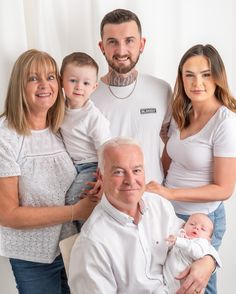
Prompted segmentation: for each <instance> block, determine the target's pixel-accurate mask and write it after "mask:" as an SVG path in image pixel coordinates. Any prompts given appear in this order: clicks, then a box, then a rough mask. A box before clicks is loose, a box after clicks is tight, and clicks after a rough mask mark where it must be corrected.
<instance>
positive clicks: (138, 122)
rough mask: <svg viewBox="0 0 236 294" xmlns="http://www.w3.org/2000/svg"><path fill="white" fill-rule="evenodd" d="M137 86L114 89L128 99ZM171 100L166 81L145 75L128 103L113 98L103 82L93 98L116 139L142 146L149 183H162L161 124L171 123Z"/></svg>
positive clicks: (140, 75)
mask: <svg viewBox="0 0 236 294" xmlns="http://www.w3.org/2000/svg"><path fill="white" fill-rule="evenodd" d="M134 83H135V82H134ZM134 83H132V84H131V85H129V86H126V87H111V88H112V91H113V92H114V93H115V95H117V96H118V97H125V96H127V95H128V94H129V93H131V92H132V90H133V87H134V86H135V85H134ZM170 98H171V88H170V86H169V85H168V84H167V83H166V82H165V81H163V80H160V79H157V78H155V77H153V76H149V75H144V74H138V77H137V84H136V87H135V89H134V91H133V93H132V94H131V95H130V96H129V97H128V98H126V99H118V98H116V97H114V96H113V95H112V94H111V92H110V91H109V88H108V85H106V84H105V83H103V82H102V81H100V83H99V86H98V88H97V90H96V91H95V92H94V93H93V95H92V97H91V99H92V100H93V101H94V104H95V105H96V106H97V107H98V108H99V109H100V110H101V112H102V113H103V114H104V115H105V117H106V118H107V119H108V120H109V121H110V128H111V133H112V136H113V137H117V136H128V137H133V138H135V139H136V140H137V141H138V142H139V143H140V145H141V147H142V149H143V152H144V158H145V167H146V179H147V181H150V180H156V181H158V182H162V180H163V173H162V167H161V162H160V136H159V133H160V129H161V126H162V124H163V123H167V122H168V121H169V120H170V114H166V112H167V108H168V106H169V105H170Z"/></svg>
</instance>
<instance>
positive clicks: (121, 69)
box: [105, 54, 140, 74]
mask: <svg viewBox="0 0 236 294" xmlns="http://www.w3.org/2000/svg"><path fill="white" fill-rule="evenodd" d="M139 56H140V54H139V55H138V56H137V58H136V60H132V59H131V58H130V57H129V56H128V55H124V56H119V55H115V56H113V58H116V57H118V58H125V57H128V58H129V61H130V64H129V65H127V66H122V65H121V66H116V65H115V63H114V62H112V60H108V59H107V57H106V56H105V57H106V60H107V63H108V65H109V66H110V68H112V69H113V70H114V71H115V72H117V73H119V74H127V73H128V72H130V71H131V70H132V69H133V68H134V67H135V65H136V64H137V62H138V60H139Z"/></svg>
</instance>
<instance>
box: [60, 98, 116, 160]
mask: <svg viewBox="0 0 236 294" xmlns="http://www.w3.org/2000/svg"><path fill="white" fill-rule="evenodd" d="M109 125H110V123H109V121H108V120H107V119H106V118H105V117H104V115H103V114H102V113H101V112H100V110H99V109H98V108H97V107H95V106H94V104H93V102H92V101H90V100H88V101H87V103H86V104H85V105H84V106H83V107H81V108H78V109H66V113H65V118H64V121H63V124H62V126H61V134H62V136H63V141H64V143H65V146H66V149H67V151H68V153H69V154H70V156H71V158H72V160H73V162H74V163H76V164H82V163H88V162H97V161H98V159H97V149H98V147H99V146H100V145H102V144H103V143H104V142H105V141H107V140H108V139H110V137H111V135H110V129H109Z"/></svg>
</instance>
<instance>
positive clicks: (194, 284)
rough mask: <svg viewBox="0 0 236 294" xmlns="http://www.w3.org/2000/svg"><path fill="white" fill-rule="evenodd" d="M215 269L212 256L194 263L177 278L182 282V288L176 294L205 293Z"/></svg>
mask: <svg viewBox="0 0 236 294" xmlns="http://www.w3.org/2000/svg"><path fill="white" fill-rule="evenodd" d="M214 269H215V260H214V259H213V257H211V256H208V255H206V256H204V257H203V258H201V259H199V260H197V261H195V262H193V263H192V265H191V266H189V267H187V268H186V269H185V270H184V271H183V272H182V273H181V274H180V275H178V276H177V277H176V279H177V280H180V281H181V287H180V288H179V290H178V291H177V292H176V294H197V293H199V294H200V293H204V289H205V288H206V286H207V283H208V281H209V279H210V277H211V274H212V272H213V271H214Z"/></svg>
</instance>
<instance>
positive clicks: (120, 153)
mask: <svg viewBox="0 0 236 294" xmlns="http://www.w3.org/2000/svg"><path fill="white" fill-rule="evenodd" d="M99 166H100V178H101V181H102V183H103V188H104V195H103V197H102V200H101V202H100V203H99V204H98V205H97V207H96V208H95V209H94V211H93V213H92V215H91V217H90V218H89V219H88V221H87V222H86V223H85V225H84V226H83V228H82V231H81V234H80V236H79V238H78V239H77V240H76V242H75V244H74V247H73V249H72V253H71V260H70V268H69V285H70V287H71V290H72V292H73V293H75V294H76V293H79V294H85V293H93V294H96V293H102V294H112V293H125V294H144V293H159V294H160V293H168V290H167V289H166V288H165V286H164V284H163V275H162V266H163V264H164V262H165V259H166V256H167V251H168V247H167V244H166V242H165V238H166V237H167V236H168V235H170V234H174V233H176V232H177V231H178V230H179V229H180V227H181V226H182V220H180V219H178V218H177V217H176V215H175V213H174V210H173V208H172V206H171V204H170V203H169V202H168V201H167V200H165V199H163V198H161V197H158V196H157V195H154V194H151V193H147V192H144V191H145V173H144V163H143V153H142V150H141V148H140V146H139V145H138V144H137V143H136V142H135V141H133V140H132V139H128V138H115V139H112V140H110V141H108V142H107V143H105V144H104V145H103V146H102V147H101V148H100V150H99ZM209 254H210V252H209ZM199 263H200V264H199ZM214 265H215V263H214V261H213V259H212V258H211V257H210V256H205V257H204V258H203V260H201V261H197V262H196V263H195V264H193V266H192V267H191V269H190V270H189V271H188V272H187V273H186V275H187V278H186V280H185V282H184V283H183V284H182V286H181V288H180V290H179V291H178V293H200V290H201V289H202V288H203V287H204V286H205V285H206V283H207V281H208V279H209V276H210V274H211V272H212V271H213V270H214ZM200 277H201V278H200ZM203 277H204V278H203Z"/></svg>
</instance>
